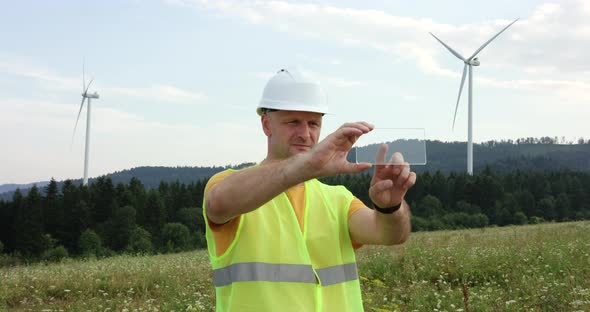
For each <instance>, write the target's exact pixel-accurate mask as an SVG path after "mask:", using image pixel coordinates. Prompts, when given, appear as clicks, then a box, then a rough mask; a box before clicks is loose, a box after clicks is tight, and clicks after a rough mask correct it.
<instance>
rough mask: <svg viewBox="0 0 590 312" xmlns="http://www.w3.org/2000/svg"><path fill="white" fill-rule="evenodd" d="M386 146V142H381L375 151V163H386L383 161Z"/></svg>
mask: <svg viewBox="0 0 590 312" xmlns="http://www.w3.org/2000/svg"><path fill="white" fill-rule="evenodd" d="M387 149H388V146H387V144H385V143H383V144H381V146H379V150H378V151H377V155H376V156H375V164H376V165H386V163H385V155H386V154H387Z"/></svg>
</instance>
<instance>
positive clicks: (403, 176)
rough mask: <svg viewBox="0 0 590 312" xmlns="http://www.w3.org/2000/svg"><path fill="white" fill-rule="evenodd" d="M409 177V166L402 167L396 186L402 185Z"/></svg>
mask: <svg viewBox="0 0 590 312" xmlns="http://www.w3.org/2000/svg"><path fill="white" fill-rule="evenodd" d="M409 176H410V166H407V165H403V166H402V168H401V173H400V174H399V176H398V177H397V185H400V186H402V185H404V184H405V182H406V180H408V177H409Z"/></svg>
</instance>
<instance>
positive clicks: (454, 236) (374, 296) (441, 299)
mask: <svg viewBox="0 0 590 312" xmlns="http://www.w3.org/2000/svg"><path fill="white" fill-rule="evenodd" d="M357 255H358V264H359V272H360V278H361V285H362V291H363V299H364V305H365V310H367V311H393V310H398V311H590V222H573V223H559V224H543V225H534V226H519V227H504V228H487V229H479V230H462V231H443V232H425V233H414V234H412V236H411V237H410V240H409V241H408V242H407V243H406V244H405V245H403V246H394V247H380V246H365V247H363V248H361V249H360V250H359V251H358V252H357ZM3 309H4V310H17V311H21V310H22V311H24V310H33V311H42V310H45V311H59V310H63V311H72V310H73V311H86V310H90V311H212V310H213V309H214V289H213V286H212V284H211V270H210V268H209V260H208V258H207V256H206V253H205V251H203V250H200V251H196V252H187V253H181V254H174V255H157V256H118V257H113V258H108V259H102V260H67V261H65V262H62V263H58V264H48V265H45V264H35V265H28V266H17V267H10V268H2V269H0V310H3Z"/></svg>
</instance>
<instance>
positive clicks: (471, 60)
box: [430, 18, 518, 175]
mask: <svg viewBox="0 0 590 312" xmlns="http://www.w3.org/2000/svg"><path fill="white" fill-rule="evenodd" d="M516 21H518V18H517V19H515V20H514V21H513V22H512V23H510V24H508V26H506V27H504V29H502V30H501V31H500V32H499V33H497V34H496V35H495V36H493V37H492V38H491V39H490V40H488V41H487V42H486V43H484V44H483V45H482V46H481V47H479V49H477V50H476V51H475V52H474V53H473V54H472V55H471V56H470V57H468V58H464V57H463V56H462V55H461V54H459V53H458V52H457V51H455V50H453V49H452V48H451V47H449V46H448V45H447V44H445V43H444V42H442V40H440V39H438V37H436V36H435V35H434V34H433V33H430V34H431V35H432V37H434V39H436V40H438V42H440V43H441V44H442V45H443V46H445V48H447V50H449V52H451V53H452V54H453V55H454V56H456V57H457V58H458V59H460V60H461V61H463V63H465V65H464V66H463V76H462V77H461V86H459V96H457V104H456V105H455V116H454V117H453V129H455V119H456V118H457V109H458V108H459V100H460V99H461V91H462V90H463V84H464V83H465V75H466V74H467V68H468V67H469V87H468V88H469V106H468V107H469V108H468V114H467V115H468V121H467V124H468V126H467V129H468V131H467V140H468V142H467V173H468V174H469V175H473V111H472V107H473V66H479V60H478V59H477V57H476V56H477V54H478V53H479V52H481V50H483V49H484V48H485V47H486V46H487V45H488V44H490V42H492V40H494V39H496V37H498V36H499V35H500V34H501V33H503V32H504V31H505V30H506V29H508V27H510V26H512V24H514V23H516Z"/></svg>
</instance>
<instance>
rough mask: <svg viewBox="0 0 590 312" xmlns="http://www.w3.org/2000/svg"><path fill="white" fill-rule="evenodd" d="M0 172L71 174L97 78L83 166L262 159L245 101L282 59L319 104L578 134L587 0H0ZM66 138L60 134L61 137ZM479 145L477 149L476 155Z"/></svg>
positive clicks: (586, 96) (483, 130)
mask: <svg viewBox="0 0 590 312" xmlns="http://www.w3.org/2000/svg"><path fill="white" fill-rule="evenodd" d="M0 5H1V6H0V7H1V8H2V9H1V10H0V38H1V40H0V184H6V183H29V182H35V181H46V180H49V179H50V178H52V177H53V178H55V179H56V180H63V179H68V178H81V177H82V175H83V167H84V141H85V128H86V110H85V109H84V110H83V111H82V116H81V117H80V121H79V124H78V127H77V129H76V132H75V134H73V130H74V125H75V122H76V117H77V115H78V111H79V108H80V101H81V92H82V66H83V63H84V64H85V76H86V82H88V81H89V80H90V79H94V81H93V83H92V86H91V87H90V90H89V91H90V92H97V93H99V95H100V99H98V100H93V101H92V121H91V135H90V144H91V145H90V166H89V175H90V177H96V176H100V175H103V174H107V173H111V172H115V171H120V170H124V169H129V168H133V167H137V166H214V165H215V166H225V165H232V164H239V163H243V162H250V161H252V162H258V161H261V160H262V159H264V157H265V155H266V137H265V136H264V134H263V132H262V130H261V127H260V119H259V117H258V116H257V115H256V113H255V109H256V106H257V105H258V102H259V100H260V97H261V94H262V90H263V88H264V86H265V84H266V82H267V81H268V79H270V78H271V77H272V75H273V74H274V73H275V72H276V71H277V70H279V69H281V68H298V69H299V70H300V71H301V72H303V73H305V74H307V75H310V76H312V77H314V78H315V79H316V80H318V81H319V82H320V83H321V84H322V87H323V88H324V90H325V91H326V93H327V96H328V107H329V109H330V111H331V112H332V114H329V115H326V116H325V117H324V124H323V128H322V137H324V136H325V135H327V134H329V133H331V132H332V131H334V130H335V129H337V128H338V127H339V126H340V125H341V124H343V123H345V122H350V121H359V120H364V121H368V122H371V123H373V124H375V125H376V126H377V127H382V128H424V129H425V133H426V138H427V139H431V140H441V141H466V140H467V96H466V94H467V90H466V89H465V90H464V91H463V96H462V99H461V102H460V103H459V107H458V112H457V120H456V125H455V127H454V129H453V127H452V123H453V114H454V111H455V104H456V100H457V93H458V89H459V83H460V80H461V71H462V69H463V64H462V62H461V61H460V60H458V59H457V58H455V57H454V56H453V55H452V54H451V53H449V51H447V50H446V49H445V48H444V47H443V46H442V45H441V44H440V43H438V42H437V41H436V40H435V39H434V38H433V37H431V36H430V34H429V32H432V33H434V34H435V35H436V36H437V37H439V38H440V39H441V40H443V41H444V42H445V43H447V44H448V45H450V46H451V47H453V48H454V49H455V50H457V51H458V52H459V53H461V54H462V55H464V56H468V55H471V54H472V53H473V52H474V51H475V50H476V49H477V48H478V47H480V46H481V45H482V44H483V43H484V42H486V41H487V40H488V39H489V38H490V37H492V36H493V35H494V34H496V33H497V32H498V31H500V30H501V29H502V28H503V27H505V26H506V25H507V24H509V23H510V22H511V21H512V20H514V19H516V18H520V19H519V21H518V22H516V23H515V24H514V25H512V26H511V27H510V28H509V29H508V30H507V31H506V32H504V33H503V34H502V35H500V36H499V37H498V38H497V39H496V40H494V41H493V42H492V43H491V44H490V45H488V46H487V47H486V48H485V49H484V50H483V51H482V52H480V53H479V54H478V57H479V60H480V62H481V66H479V67H474V82H473V88H474V96H473V125H474V128H473V129H474V130H473V136H474V141H475V142H483V141H489V140H506V139H517V138H522V137H542V136H550V137H556V136H557V137H560V138H561V137H564V138H566V140H573V141H575V140H577V139H578V138H579V137H585V138H586V139H588V138H590V122H588V121H589V120H590V62H589V61H588V55H590V2H588V1H583V0H579V1H551V0H548V1H533V0H523V1H508V0H498V1H477V3H475V2H474V1H463V0H451V1H434V0H433V1H411V2H410V1H401V0H400V1H385V0H380V1H378V0H368V1H336V0H329V1H328V0H326V1H324V0H315V1H264V0H258V1H229V0H228V1H206V0H161V1H158V0H146V1H143V0H121V1H73V0H72V1H60V0H57V1H29V0H24V1H8V0H0ZM72 137H73V140H72ZM475 157H477V155H475Z"/></svg>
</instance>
